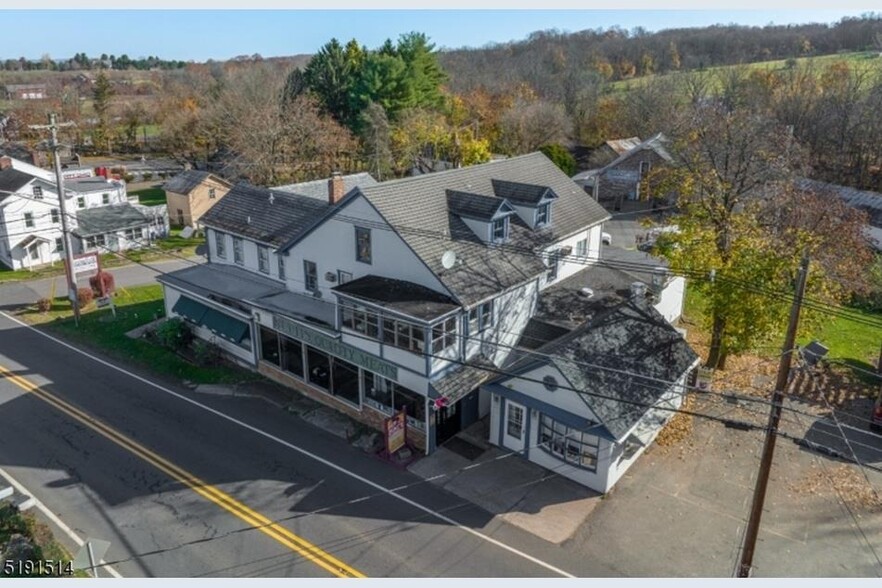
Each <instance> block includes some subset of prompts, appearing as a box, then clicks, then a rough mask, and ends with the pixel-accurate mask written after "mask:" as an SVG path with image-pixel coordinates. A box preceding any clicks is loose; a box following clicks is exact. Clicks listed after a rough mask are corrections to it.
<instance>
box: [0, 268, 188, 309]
mask: <svg viewBox="0 0 882 588" xmlns="http://www.w3.org/2000/svg"><path fill="white" fill-rule="evenodd" d="M203 261H204V259H202V258H199V257H196V258H193V259H192V260H185V259H174V260H165V261H149V262H144V265H140V264H131V265H124V266H122V267H115V268H110V270H109V271H110V273H112V274H113V277H114V281H115V284H116V286H117V287H122V288H128V287H130V286H139V285H143V284H155V283H156V280H155V279H154V278H155V277H156V275H157V274H159V273H160V272H172V271H175V270H179V269H182V268H185V267H190V266H191V265H193V262H198V263H202V262H203ZM147 266H149V267H147ZM53 283H54V284H55V295H56V296H63V295H64V291H65V286H64V276H56V277H54V278H44V279H42V280H30V281H26V282H4V283H0V310H10V309H13V308H18V307H20V306H25V305H28V304H34V303H35V302H36V301H37V300H39V299H40V298H44V297H47V296H49V294H50V292H51V291H52V284H53ZM79 285H80V286H86V285H88V280H87V279H86V277H85V276H80V279H79Z"/></svg>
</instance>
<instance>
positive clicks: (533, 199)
mask: <svg viewBox="0 0 882 588" xmlns="http://www.w3.org/2000/svg"><path fill="white" fill-rule="evenodd" d="M491 183H492V184H493V191H494V192H495V194H496V195H497V196H499V197H500V198H505V199H506V200H508V201H510V202H515V203H517V204H526V205H528V206H535V205H537V204H538V203H539V201H540V200H542V199H543V198H557V194H555V193H554V190H552V189H551V188H549V187H548V186H536V185H535V184H522V183H519V182H507V181H505V180H493V181H492V182H491Z"/></svg>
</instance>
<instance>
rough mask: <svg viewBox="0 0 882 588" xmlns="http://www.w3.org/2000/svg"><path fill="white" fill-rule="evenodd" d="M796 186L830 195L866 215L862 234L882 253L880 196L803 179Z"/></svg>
mask: <svg viewBox="0 0 882 588" xmlns="http://www.w3.org/2000/svg"><path fill="white" fill-rule="evenodd" d="M796 185H797V187H799V188H800V189H802V190H806V191H810V192H815V193H817V194H819V195H824V194H832V195H834V196H836V197H838V198H840V199H842V201H843V202H845V203H846V204H848V205H849V206H851V207H852V208H856V209H858V210H862V211H863V212H865V213H867V225H866V226H865V227H864V234H865V235H866V236H867V239H868V240H869V242H870V244H871V245H872V246H873V248H874V249H875V250H876V251H882V194H880V193H879V192H871V191H869V190H858V189H856V188H849V187H848V186H840V185H838V184H828V183H827V182H819V181H817V180H809V179H804V178H803V179H798V180H796Z"/></svg>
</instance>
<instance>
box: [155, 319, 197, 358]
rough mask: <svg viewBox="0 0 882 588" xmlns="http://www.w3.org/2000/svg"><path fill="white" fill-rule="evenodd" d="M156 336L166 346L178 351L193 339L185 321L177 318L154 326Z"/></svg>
mask: <svg viewBox="0 0 882 588" xmlns="http://www.w3.org/2000/svg"><path fill="white" fill-rule="evenodd" d="M156 337H157V338H158V339H159V342H160V343H162V344H163V345H165V346H166V347H169V348H171V349H174V350H175V351H180V350H181V349H183V348H185V347H186V346H187V345H189V344H190V341H192V340H193V332H192V331H190V327H189V326H188V325H187V323H185V322H184V321H182V320H181V319H179V318H172V319H169V320H167V321H165V322H164V323H162V324H161V325H159V326H158V327H157V328H156Z"/></svg>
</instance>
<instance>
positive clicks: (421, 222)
mask: <svg viewBox="0 0 882 588" xmlns="http://www.w3.org/2000/svg"><path fill="white" fill-rule="evenodd" d="M368 177H369V176H368ZM356 184H357V185H355V186H354V187H352V189H350V190H348V191H346V190H345V189H344V186H345V180H344V178H342V177H340V176H336V177H334V178H332V179H330V180H329V181H328V182H327V183H326V185H327V189H326V190H324V191H323V193H322V194H321V195H319V194H317V193H315V191H314V190H312V191H310V194H298V193H297V188H296V186H294V187H285V189H286V191H285V192H282V191H278V190H269V189H264V188H256V187H253V186H249V185H246V184H239V185H237V186H235V187H234V188H233V189H232V190H231V191H230V192H229V193H228V194H227V195H226V196H225V197H224V198H223V199H222V200H221V201H220V202H219V203H218V204H216V205H215V206H214V207H212V208H211V210H209V211H208V212H207V213H206V215H205V216H204V217H203V219H202V221H203V223H204V225H205V227H206V237H207V241H208V248H209V263H208V264H205V265H203V266H198V267H192V268H186V269H184V270H180V271H177V272H173V273H170V274H166V275H163V276H160V277H159V278H158V280H159V281H160V282H161V283H162V284H163V286H164V291H165V301H166V310H167V313H168V315H170V316H173V315H178V316H181V317H183V318H185V319H186V320H188V321H189V322H190V323H191V324H192V325H193V327H194V330H195V332H196V334H197V335H198V336H200V337H202V338H205V339H208V340H213V341H215V342H216V343H217V344H218V345H219V346H221V347H222V348H223V349H225V350H226V351H227V352H228V353H229V354H230V355H231V356H232V357H235V358H236V359H237V360H238V361H239V362H240V363H242V364H244V365H248V366H250V367H252V368H253V369H256V370H258V371H260V372H261V373H263V374H265V375H267V376H268V377H270V378H273V379H275V380H277V381H280V382H282V383H284V384H287V385H289V386H291V387H293V388H296V389H297V390H299V391H301V392H303V393H304V394H306V395H309V396H310V397H312V398H315V399H317V400H319V401H321V402H323V403H325V404H327V405H330V406H332V407H335V408H336V409H338V410H340V411H342V412H345V413H346V414H348V415H350V416H352V417H353V418H356V419H359V420H361V421H363V422H365V423H367V424H369V425H372V426H374V427H377V428H380V427H381V426H382V423H383V422H384V419H386V418H387V417H388V416H389V415H391V414H393V412H394V411H396V410H400V409H406V411H407V423H408V436H409V440H410V441H411V442H412V443H413V444H414V445H416V446H417V447H419V448H421V449H424V450H425V451H426V452H431V451H433V450H434V449H435V448H436V447H437V446H438V445H440V444H441V443H443V442H444V441H445V440H447V439H449V438H450V437H451V436H453V435H455V434H456V433H457V432H458V431H460V430H461V429H462V428H464V427H467V426H469V425H470V424H472V423H473V422H475V421H476V420H477V419H479V418H481V417H484V416H487V415H489V414H490V412H491V401H490V399H491V395H492V393H491V392H487V391H482V390H481V389H480V387H481V385H482V384H484V383H485V382H487V381H488V380H489V379H490V378H492V377H494V376H495V375H497V374H498V370H499V369H500V368H501V367H502V366H504V365H505V364H506V362H507V361H508V359H509V356H510V355H511V354H512V352H513V351H514V350H515V347H516V345H517V344H518V342H519V340H520V339H521V337H522V335H523V332H524V330H525V328H526V327H527V325H528V323H529V322H530V319H531V317H533V316H534V314H535V313H536V311H537V307H538V305H539V302H540V293H541V292H542V291H544V290H547V289H550V288H553V287H554V286H555V285H557V284H562V283H565V282H566V281H567V280H568V279H571V278H574V277H577V276H579V275H580V270H585V268H586V266H589V267H590V266H591V265H592V264H593V263H594V262H596V261H597V260H598V259H599V255H600V243H601V224H602V223H603V221H604V220H606V219H607V218H609V215H608V214H607V213H606V212H605V211H604V210H603V208H601V207H600V206H599V205H598V204H597V203H596V202H594V201H593V200H592V199H591V198H590V197H588V196H587V195H586V194H585V192H584V191H583V190H581V189H580V188H579V186H577V185H576V184H574V183H573V182H572V181H571V180H570V179H569V178H568V177H567V176H566V175H565V174H563V173H562V172H561V171H560V170H559V169H558V168H557V167H556V166H555V165H554V164H553V163H551V162H550V161H549V160H548V159H547V158H546V157H545V156H544V155H542V154H539V153H535V154H530V155H525V156H521V157H515V158H511V159H507V160H503V161H498V162H493V163H489V164H484V165H480V166H473V167H469V168H463V169H455V170H449V171H445V172H438V173H434V174H428V175H423V176H418V177H414V178H406V179H401V180H393V181H389V182H383V183H376V182H374V181H373V179H372V178H371V179H370V180H369V181H368V180H365V181H361V182H356ZM304 191H306V190H304Z"/></svg>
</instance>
